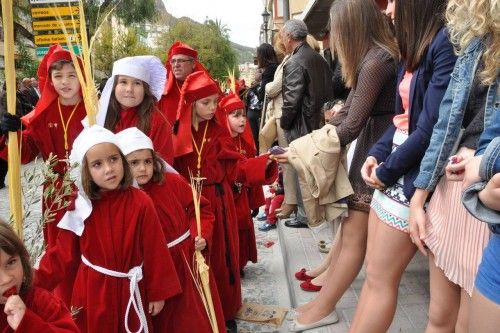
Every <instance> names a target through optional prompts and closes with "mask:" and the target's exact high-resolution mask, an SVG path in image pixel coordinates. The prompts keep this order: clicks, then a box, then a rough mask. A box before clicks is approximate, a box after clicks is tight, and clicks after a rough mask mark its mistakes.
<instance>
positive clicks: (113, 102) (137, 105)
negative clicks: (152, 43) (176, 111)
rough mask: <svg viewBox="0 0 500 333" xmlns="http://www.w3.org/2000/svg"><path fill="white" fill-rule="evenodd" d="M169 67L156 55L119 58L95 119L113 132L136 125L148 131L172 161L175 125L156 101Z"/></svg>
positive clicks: (145, 131)
mask: <svg viewBox="0 0 500 333" xmlns="http://www.w3.org/2000/svg"><path fill="white" fill-rule="evenodd" d="M165 80H166V70H165V67H164V66H163V64H162V63H161V61H160V59H158V58H157V57H154V56H136V57H126V58H122V59H119V60H117V61H115V62H114V64H113V74H112V76H111V77H110V78H109V79H108V81H107V82H106V85H105V87H104V89H103V91H102V94H101V98H100V99H99V112H98V113H97V117H96V118H97V119H96V122H97V124H98V125H101V126H103V127H105V128H107V129H109V130H110V131H112V132H114V133H118V132H120V131H122V130H124V129H126V128H129V127H137V128H139V129H140V130H141V131H143V132H144V133H146V134H147V135H148V136H149V137H150V138H151V140H153V143H154V145H155V147H156V151H157V152H158V153H159V154H160V157H161V158H163V159H164V160H165V161H167V162H168V163H170V164H172V163H173V161H174V158H173V146H172V126H171V124H170V122H169V121H168V120H167V117H166V116H165V115H164V114H163V113H161V112H160V111H159V110H158V107H157V105H156V104H157V102H158V100H159V99H160V97H161V94H162V92H163V87H164V86H165Z"/></svg>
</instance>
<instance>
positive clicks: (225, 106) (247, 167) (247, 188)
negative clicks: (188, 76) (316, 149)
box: [219, 93, 278, 273]
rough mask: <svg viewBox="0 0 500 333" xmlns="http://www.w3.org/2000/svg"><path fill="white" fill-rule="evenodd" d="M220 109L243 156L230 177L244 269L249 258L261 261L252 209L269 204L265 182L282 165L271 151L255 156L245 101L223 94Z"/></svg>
mask: <svg viewBox="0 0 500 333" xmlns="http://www.w3.org/2000/svg"><path fill="white" fill-rule="evenodd" d="M219 107H220V109H221V110H222V111H223V112H224V114H225V115H226V117H227V127H228V130H229V133H230V135H231V137H232V138H233V146H232V147H233V150H235V151H236V152H237V153H238V154H240V158H239V160H238V163H237V164H236V167H235V168H234V169H233V172H232V173H230V177H229V178H230V179H231V181H232V184H233V195H234V204H235V206H236V212H237V215H238V230H239V242H240V262H239V264H240V272H241V273H243V268H244V267H245V266H246V264H247V262H248V261H251V262H254V263H255V262H257V244H256V241H255V230H254V226H253V219H252V215H251V211H252V210H255V209H258V208H259V207H260V206H262V205H264V204H265V199H264V192H263V191H262V185H269V184H272V183H273V182H274V181H275V180H276V178H277V177H278V165H277V163H276V162H275V161H271V160H270V159H269V154H265V155H262V156H259V157H255V155H256V153H257V149H256V148H255V141H254V140H253V137H252V130H251V128H250V126H249V123H248V122H247V117H246V113H245V104H243V102H242V101H241V99H240V98H239V97H238V96H237V95H235V94H234V93H230V94H229V95H227V96H225V97H223V98H222V99H221V101H220V102H219Z"/></svg>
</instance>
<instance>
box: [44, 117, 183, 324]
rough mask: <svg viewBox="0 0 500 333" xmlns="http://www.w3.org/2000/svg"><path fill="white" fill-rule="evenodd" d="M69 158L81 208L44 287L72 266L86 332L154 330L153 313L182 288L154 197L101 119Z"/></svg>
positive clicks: (47, 262)
mask: <svg viewBox="0 0 500 333" xmlns="http://www.w3.org/2000/svg"><path fill="white" fill-rule="evenodd" d="M70 160H71V162H72V163H77V164H78V165H79V166H80V167H79V168H80V169H81V170H79V169H78V168H77V169H75V170H76V171H80V173H79V175H80V178H79V179H77V181H76V184H77V187H78V194H77V197H76V200H75V205H74V207H75V210H71V211H68V212H67V213H66V214H65V215H64V217H63V218H62V219H61V221H60V222H59V224H58V227H59V228H61V229H62V230H61V231H60V232H59V235H58V237H57V244H56V246H53V247H52V248H51V249H50V250H48V251H47V252H46V253H45V255H44V256H43V257H42V260H41V262H40V268H39V270H38V271H37V272H36V275H35V284H36V285H37V286H41V287H44V288H46V289H51V288H52V287H53V286H54V284H56V283H58V282H59V281H60V280H61V279H64V278H65V272H66V271H67V270H68V269H71V267H76V268H77V271H78V273H77V276H76V280H75V287H74V289H73V296H72V299H71V304H72V306H74V308H75V309H77V310H78V313H77V314H76V315H75V320H76V323H77V324H78V327H79V328H80V330H81V331H82V332H89V333H90V332H118V333H125V332H129V331H132V332H135V331H142V330H143V329H144V332H146V333H147V332H151V331H152V323H151V316H155V315H157V314H158V313H159V312H160V311H161V309H162V308H163V305H164V302H165V300H166V299H168V298H170V297H173V296H175V295H177V294H178V293H179V292H180V291H181V287H180V283H179V280H178V278H177V273H176V271H175V268H174V266H173V262H172V258H171V256H170V253H169V251H168V249H167V247H166V246H165V236H164V235H163V232H162V229H161V226H160V222H159V220H158V215H157V214H156V210H155V207H154V205H153V202H152V201H151V198H149V197H148V196H147V194H145V193H144V192H143V191H141V190H139V189H137V188H135V187H132V186H131V184H132V181H133V178H132V174H131V171H130V169H129V166H128V163H127V161H126V159H125V157H124V156H123V154H122V153H121V151H120V150H119V148H118V143H117V141H116V138H115V135H114V134H113V133H111V132H110V131H108V130H106V129H104V128H102V127H100V126H98V125H94V126H92V127H90V128H88V129H85V130H83V131H82V133H81V134H80V135H79V136H78V137H77V138H76V140H75V142H74V146H73V149H72V152H71V156H70Z"/></svg>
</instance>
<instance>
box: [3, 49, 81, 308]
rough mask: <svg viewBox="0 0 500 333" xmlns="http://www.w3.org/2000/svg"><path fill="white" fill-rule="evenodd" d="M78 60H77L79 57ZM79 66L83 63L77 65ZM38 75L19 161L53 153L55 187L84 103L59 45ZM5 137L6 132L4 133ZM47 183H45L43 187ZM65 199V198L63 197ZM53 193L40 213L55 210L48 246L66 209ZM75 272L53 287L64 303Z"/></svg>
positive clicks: (12, 119) (12, 120)
mask: <svg viewBox="0 0 500 333" xmlns="http://www.w3.org/2000/svg"><path fill="white" fill-rule="evenodd" d="M79 61H80V60H79ZM80 67H82V66H81V65H80ZM38 78H39V83H40V89H41V97H40V100H39V101H38V104H37V105H36V107H35V110H34V111H32V112H31V113H29V114H27V115H26V116H24V117H23V118H22V122H23V125H24V130H23V131H22V132H21V134H20V142H21V145H20V146H21V149H20V151H21V162H22V163H29V162H31V161H32V160H34V159H35V157H37V156H38V155H41V157H42V159H43V160H44V161H46V160H47V159H48V158H49V156H50V155H51V154H52V156H54V157H55V158H56V161H57V163H56V165H55V167H54V171H55V172H56V173H57V174H58V175H59V176H60V177H59V178H58V179H57V180H56V181H55V187H56V189H57V190H58V189H59V188H60V187H61V185H62V178H63V175H64V174H65V173H66V170H67V162H66V159H67V157H68V155H69V152H70V151H71V148H72V146H73V141H74V140H75V138H76V137H77V135H78V134H80V132H81V131H82V130H83V125H82V123H81V122H82V120H83V119H84V118H85V116H86V114H87V113H86V110H85V105H84V103H83V101H82V92H81V89H80V82H79V81H78V78H77V74H76V70H75V67H74V65H73V62H72V60H71V54H70V52H69V51H67V50H65V49H63V48H62V47H61V46H59V45H53V46H51V47H50V49H49V51H48V53H47V54H46V55H45V57H44V58H43V60H42V62H41V63H40V66H39V67H38ZM4 118H7V119H4V120H3V122H4V123H6V120H7V123H9V124H11V125H12V126H11V128H10V129H9V130H10V131H17V130H19V129H20V127H21V122H20V121H19V118H16V116H12V115H10V114H5V115H4ZM5 137H6V136H5ZM3 141H4V140H2V139H1V138H0V148H2V147H4V148H3V149H2V151H1V152H0V158H3V159H5V160H6V159H7V148H6V147H5V145H4V142H3ZM46 186H47V184H45V186H44V190H45V188H46ZM62 199H63V200H62V201H64V200H66V198H62ZM57 206H58V205H57V204H55V203H54V202H53V198H52V196H49V197H47V198H45V197H44V199H43V203H42V214H44V213H45V212H46V211H47V210H50V211H51V212H52V213H54V214H55V215H54V217H53V219H52V221H50V223H46V224H45V225H44V228H43V236H44V241H45V245H46V246H47V249H50V248H51V247H52V246H54V245H55V243H56V239H57V234H58V232H59V229H58V228H57V223H58V222H59V220H60V219H61V218H62V216H63V215H64V213H65V212H66V209H57V208H58V207H57ZM74 273H75V272H68V275H67V278H66V279H65V280H64V281H61V284H60V285H59V286H58V287H57V288H56V289H55V290H54V292H55V293H56V295H57V296H59V297H60V298H61V299H62V300H63V301H64V302H65V303H66V305H67V306H69V304H70V303H69V301H70V299H71V292H72V290H73V278H72V276H74Z"/></svg>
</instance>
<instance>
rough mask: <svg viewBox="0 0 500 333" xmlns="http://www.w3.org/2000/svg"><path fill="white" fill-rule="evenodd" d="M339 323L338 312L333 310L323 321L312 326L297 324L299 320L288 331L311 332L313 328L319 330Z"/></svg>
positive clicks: (293, 322) (295, 320)
mask: <svg viewBox="0 0 500 333" xmlns="http://www.w3.org/2000/svg"><path fill="white" fill-rule="evenodd" d="M338 321H339V316H338V315H337V311H335V310H333V311H332V312H331V313H330V314H329V315H328V316H326V317H324V318H323V319H320V320H318V321H316V322H314V323H310V324H299V323H298V322H297V319H294V320H293V321H292V322H291V323H290V326H289V327H288V330H289V331H290V332H302V331H305V330H310V329H313V328H318V327H322V326H326V325H331V324H335V323H338Z"/></svg>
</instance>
